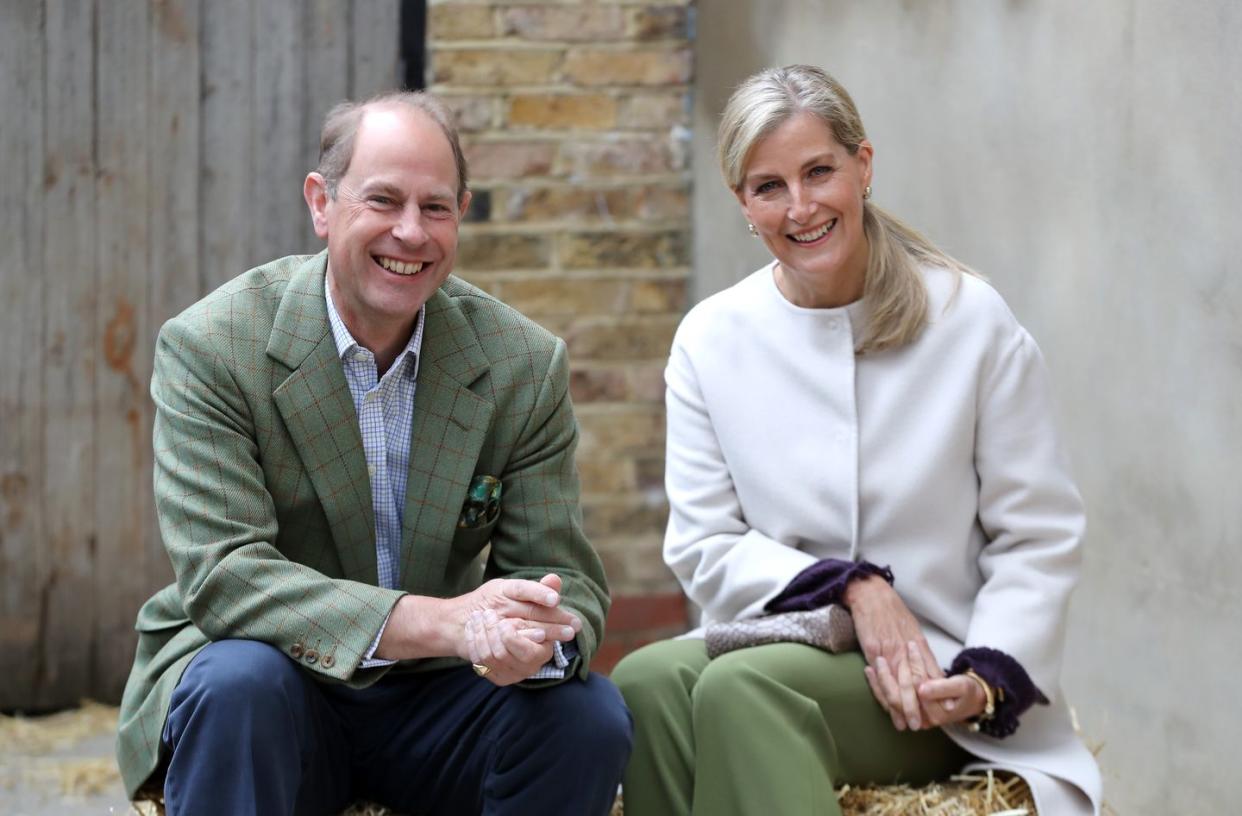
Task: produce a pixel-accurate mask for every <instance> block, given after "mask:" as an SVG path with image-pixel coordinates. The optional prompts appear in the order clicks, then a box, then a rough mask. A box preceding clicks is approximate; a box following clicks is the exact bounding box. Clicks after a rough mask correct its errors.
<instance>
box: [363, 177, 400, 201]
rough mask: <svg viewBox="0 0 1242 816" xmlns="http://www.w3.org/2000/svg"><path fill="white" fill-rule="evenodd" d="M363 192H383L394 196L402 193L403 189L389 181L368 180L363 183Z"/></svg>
mask: <svg viewBox="0 0 1242 816" xmlns="http://www.w3.org/2000/svg"><path fill="white" fill-rule="evenodd" d="M362 192H363V193H364V194H371V193H383V194H384V195H388V196H393V197H394V198H396V197H399V196H400V195H401V189H400V188H399V187H397V185H395V184H393V183H392V182H389V181H368V182H367V183H366V184H364V185H362Z"/></svg>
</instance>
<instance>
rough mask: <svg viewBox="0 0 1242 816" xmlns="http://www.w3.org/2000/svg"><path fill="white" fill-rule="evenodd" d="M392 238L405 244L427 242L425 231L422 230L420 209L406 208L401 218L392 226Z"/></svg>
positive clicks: (421, 212)
mask: <svg viewBox="0 0 1242 816" xmlns="http://www.w3.org/2000/svg"><path fill="white" fill-rule="evenodd" d="M392 236H393V237H394V238H396V239H397V240H398V241H403V242H405V243H407V244H421V243H423V242H424V241H426V240H427V231H426V230H425V229H423V211H422V208H420V207H416V206H415V207H406V208H405V209H403V210H402V211H401V217H400V218H398V219H397V223H395V224H393V227H392Z"/></svg>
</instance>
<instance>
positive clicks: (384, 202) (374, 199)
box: [371, 195, 393, 207]
mask: <svg viewBox="0 0 1242 816" xmlns="http://www.w3.org/2000/svg"><path fill="white" fill-rule="evenodd" d="M371 203H372V204H379V205H380V206H381V207H387V206H389V205H391V204H392V203H393V201H392V199H391V198H389V197H388V196H381V195H375V196H371Z"/></svg>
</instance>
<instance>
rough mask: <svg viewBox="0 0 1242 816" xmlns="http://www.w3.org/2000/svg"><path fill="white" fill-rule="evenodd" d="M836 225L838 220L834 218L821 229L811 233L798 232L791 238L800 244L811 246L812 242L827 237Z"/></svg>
mask: <svg viewBox="0 0 1242 816" xmlns="http://www.w3.org/2000/svg"><path fill="white" fill-rule="evenodd" d="M835 223H837V219H835V218H834V219H832V220H831V221H829V222H828V223H827V224H824V225H823V226H822V227H820V228H819V229H815V230H811V231H810V232H796V233H794V234H792V235H790V236H789V237H790V238H792V239H794V240H795V241H797V242H798V243H800V244H809V243H810V242H811V241H816V240H818V239H820V238H823V237H824V236H825V235H827V234H828V230H830V229H832V225H833V224H835Z"/></svg>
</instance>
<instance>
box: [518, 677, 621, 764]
mask: <svg viewBox="0 0 1242 816" xmlns="http://www.w3.org/2000/svg"><path fill="white" fill-rule="evenodd" d="M515 694H518V695H521V699H522V700H523V701H524V702H526V703H528V704H530V703H533V705H527V706H524V708H525V711H524V717H523V719H524V720H526V721H527V722H528V723H531V724H537V725H538V729H537V730H538V731H540V732H542V733H545V734H546V733H547V732H548V731H551V732H552V733H553V734H555V739H552V740H547V741H546V742H545V744H551V745H559V747H560V749H561V750H564V751H565V752H566V753H568V754H576V755H580V756H595V757H600V758H605V757H608V758H613V759H615V760H617V761H618V762H620V763H622V764H623V763H624V762H625V760H626V759H627V758H628V757H629V755H630V749H631V747H632V745H633V740H634V724H633V720H632V718H631V717H630V712H629V709H628V708H627V707H626V705H625V701H624V700H623V699H622V698H621V694H620V692H618V691H617V687H616V686H614V685H613V684H612V683H611V682H610V681H609V680H608V679H607V678H606V677H604V676H602V675H599V674H594V673H593V674H591V675H589V676H588V678H587V680H586V681H585V682H577V681H575V680H569V681H567V682H565V683H562V684H560V685H558V686H554V687H553V688H550V689H541V690H533V691H532V690H526V689H516V690H515Z"/></svg>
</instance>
